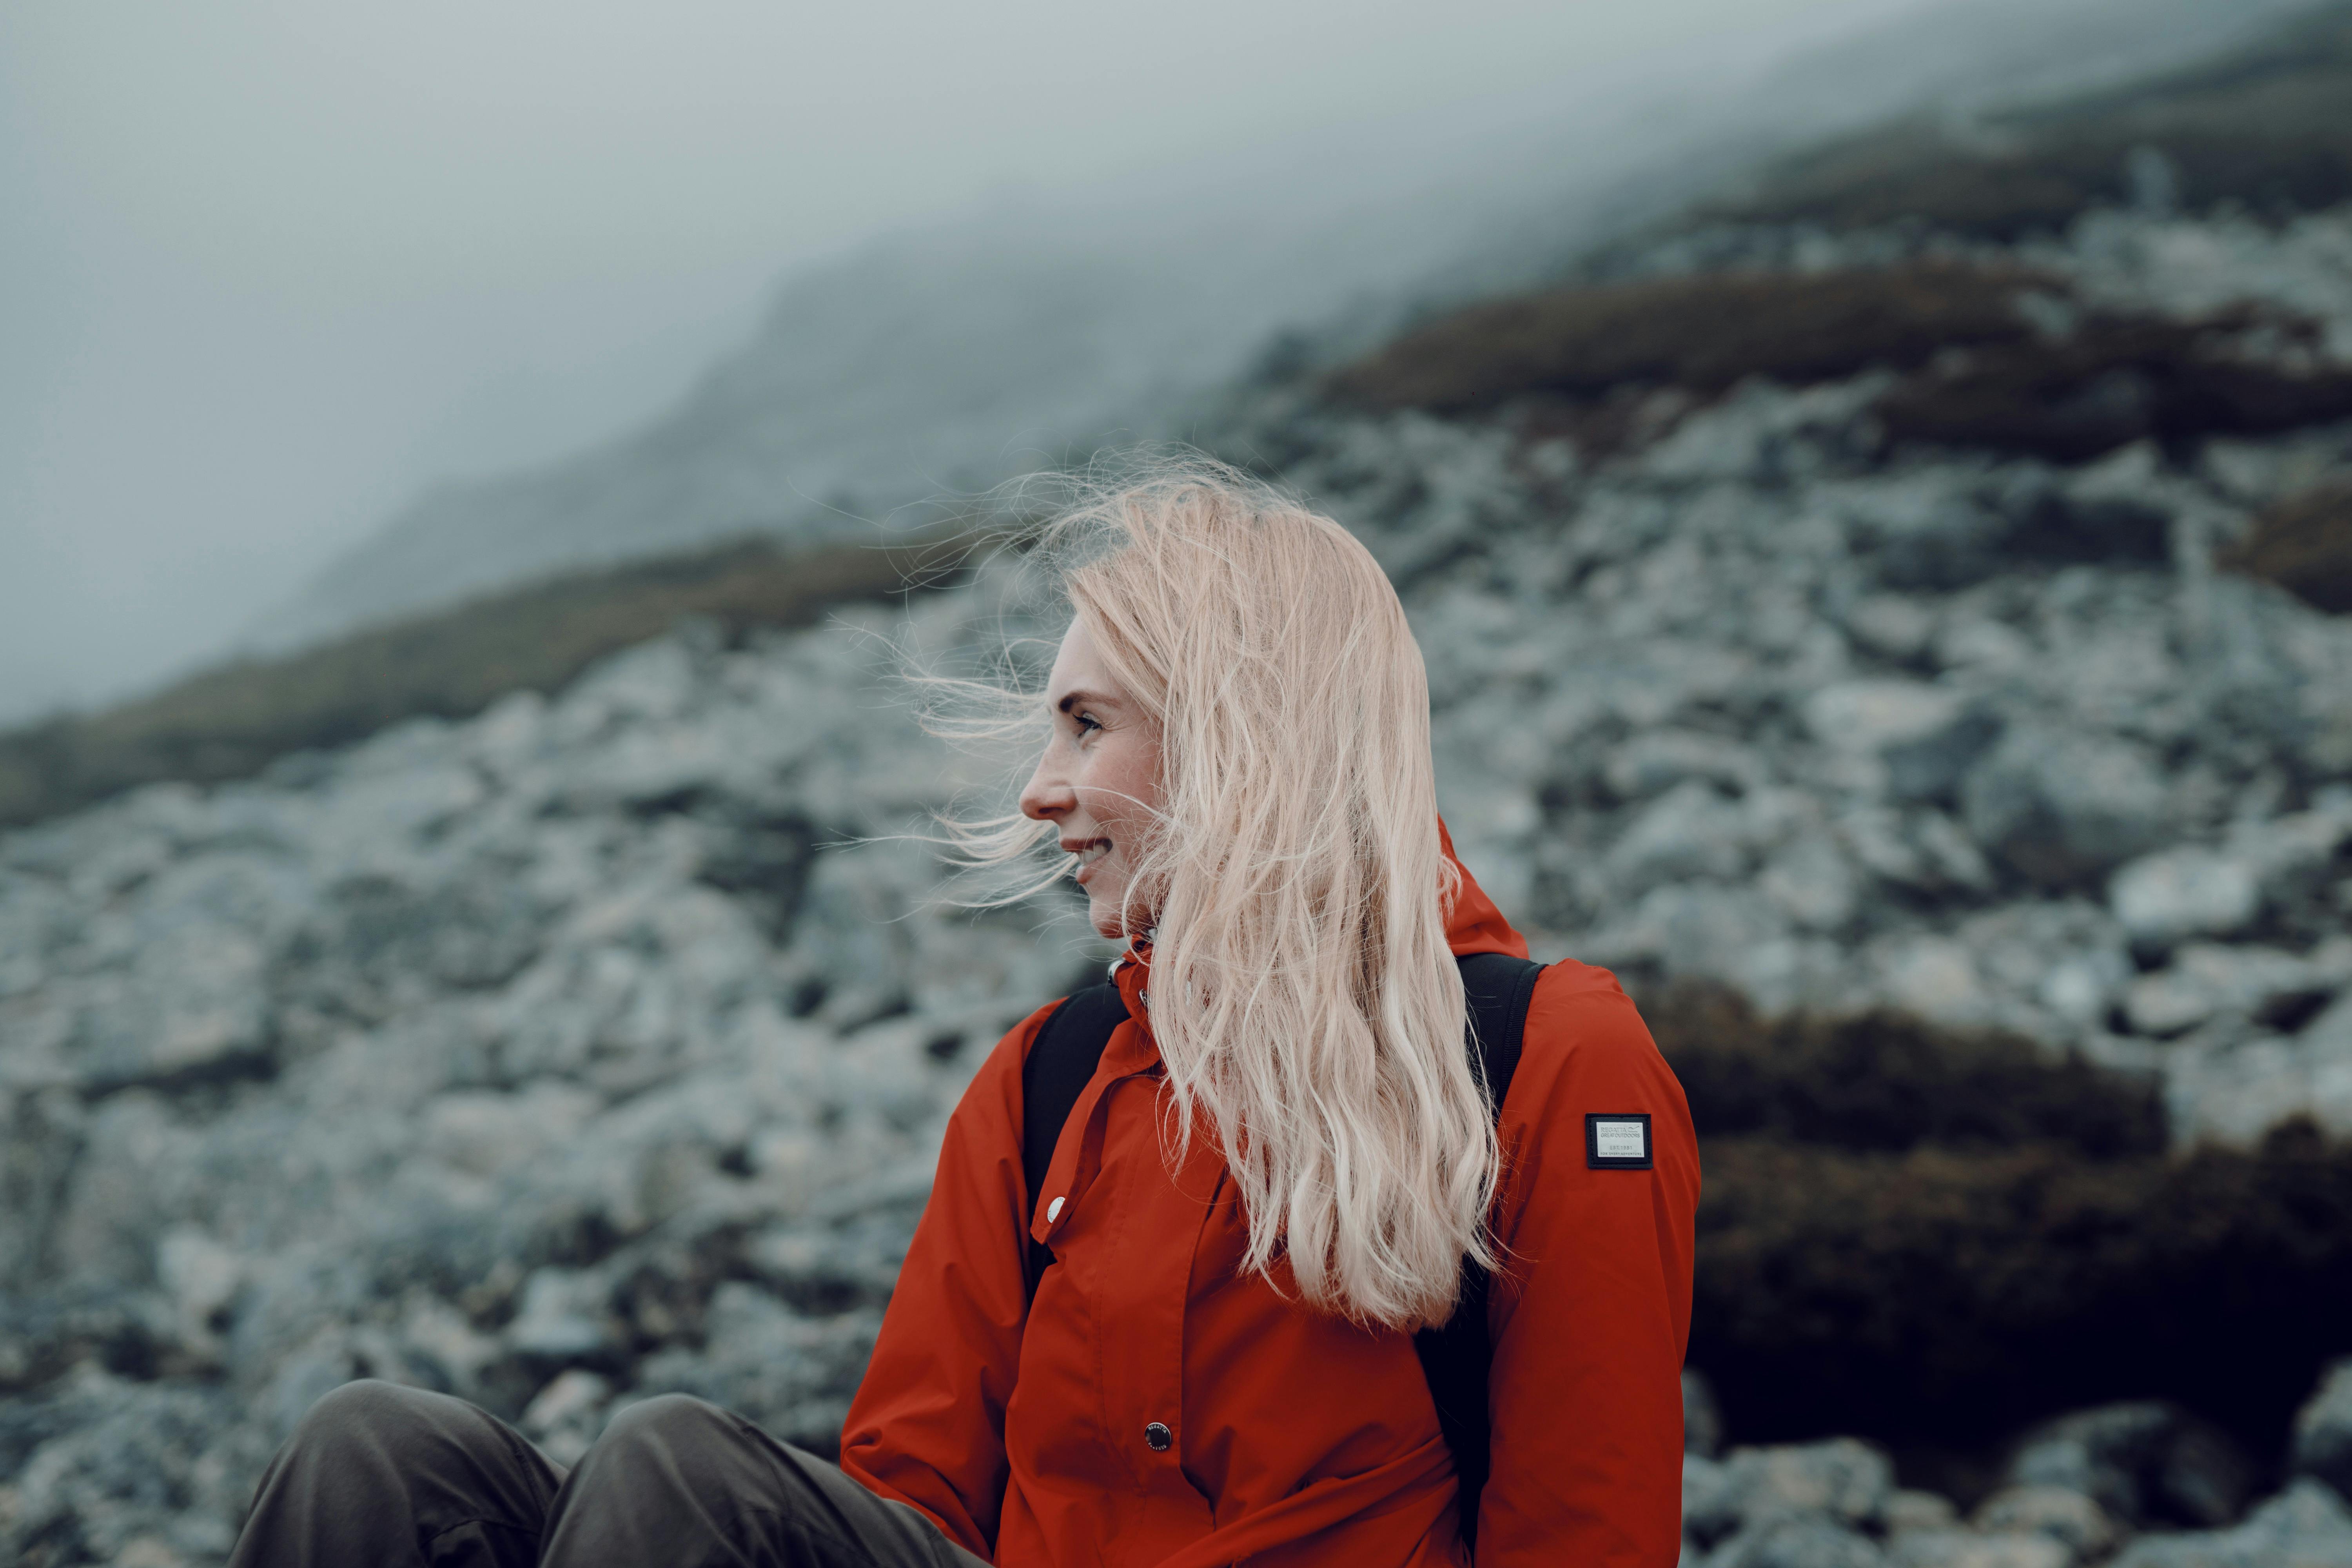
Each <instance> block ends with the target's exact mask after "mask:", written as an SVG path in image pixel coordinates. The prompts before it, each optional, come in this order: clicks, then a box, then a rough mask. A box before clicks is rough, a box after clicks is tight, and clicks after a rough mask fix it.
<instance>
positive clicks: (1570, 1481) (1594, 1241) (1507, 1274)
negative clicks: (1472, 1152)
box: [1477, 963, 1699, 1568]
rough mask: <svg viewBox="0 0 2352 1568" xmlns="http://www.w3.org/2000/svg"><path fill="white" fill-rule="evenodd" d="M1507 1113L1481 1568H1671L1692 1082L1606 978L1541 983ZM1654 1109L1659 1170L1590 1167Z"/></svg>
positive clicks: (1687, 1267)
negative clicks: (1600, 1126)
mask: <svg viewBox="0 0 2352 1568" xmlns="http://www.w3.org/2000/svg"><path fill="white" fill-rule="evenodd" d="M1525 1042H1526V1043H1525V1047H1524V1049H1523V1052H1522V1055H1521V1058H1520V1064H1519V1068H1518V1070H1517V1075H1516V1076H1515V1077H1514V1079H1512V1083H1511V1089H1510V1092H1509V1094H1508V1096H1507V1098H1506V1100H1505V1102H1504V1107H1503V1116H1502V1125H1501V1131H1502V1141H1503V1157H1504V1178H1503V1186H1502V1191H1501V1194H1500V1197H1499V1203H1498V1207H1497V1213H1496V1234H1497V1237H1498V1239H1499V1240H1500V1241H1501V1242H1502V1243H1503V1245H1504V1247H1506V1248H1507V1255H1506V1257H1505V1259H1504V1268H1502V1269H1500V1270H1498V1271H1497V1273H1496V1283H1495V1291H1494V1295H1493V1298H1492V1300H1491V1301H1490V1304H1489V1308H1488V1316H1489V1321H1490V1323H1491V1325H1492V1327H1493V1330H1494V1347H1495V1360H1494V1368H1493V1372H1492V1374H1491V1376H1490V1379H1489V1388H1490V1391H1491V1406H1490V1409H1491V1418H1492V1422H1493V1426H1492V1431H1493V1467H1494V1468H1493V1470H1492V1472H1491V1473H1490V1476H1489V1478H1488V1480H1487V1483H1486V1492H1485V1494H1484V1496H1483V1497H1482V1499H1481V1500H1480V1507H1479V1513H1478V1545H1477V1562H1478V1565H1479V1568H1532V1565H1534V1564H1537V1563H1546V1564H1552V1563H1576V1564H1579V1565H1580V1568H1604V1565H1605V1568H1637V1565H1638V1568H1673V1564H1674V1563H1675V1560H1676V1558H1677V1556H1678V1555H1679V1553H1680V1551H1681V1545H1682V1459H1683V1407H1682V1376H1681V1373H1682V1363H1683V1352H1684V1348H1685V1344H1686V1343H1687V1342H1688V1339H1689V1334H1690V1301H1691V1236H1692V1216H1693V1213H1694V1211H1695V1210H1696V1207H1697V1205H1698V1186H1699V1173H1698V1149H1697V1143H1696V1139H1695V1138H1694V1136H1693V1134H1692V1131H1691V1122H1690V1111H1689V1108H1688V1107H1687V1106H1686V1105H1685V1102H1684V1100H1683V1092H1682V1086H1681V1085H1680V1084H1679V1083H1677V1082H1676V1081H1675V1076H1674V1073H1673V1071H1672V1070H1671V1069H1670V1068H1667V1066H1666V1064H1665V1061H1664V1058H1662V1057H1660V1056H1659V1055H1658V1051H1657V1047H1655V1046H1654V1044H1652V1043H1651V1039H1650V1032H1649V1030H1648V1029H1647V1028H1646V1027H1644V1026H1643V1023H1642V1019H1641V1016H1640V1015H1639V1014H1637V1013H1636V1012H1635V1011H1634V1010H1633V1003H1632V1002H1631V1001H1630V1000H1629V999H1627V997H1626V995H1625V994H1624V992H1623V991H1622V990H1621V989H1619V987H1618V984H1617V982H1616V979H1615V977H1614V976H1612V975H1611V974H1610V973H1608V972H1607V971H1606V970H1600V969H1592V968H1588V967H1586V966H1584V965H1581V964H1576V963H1565V964H1558V965H1555V966H1553V967H1552V968H1551V969H1549V970H1547V971H1546V972H1545V973H1544V974H1543V975H1542V976H1541V978H1540V979H1538V982H1537V984H1536V990H1535V994H1534V997H1533V998H1532V1000H1531V1002H1530V1005H1529V1006H1528V1025H1527V1033H1526V1036H1525ZM1630 1112H1645V1113H1647V1114H1648V1116H1649V1119H1650V1123H1649V1125H1650V1144H1651V1149H1650V1153H1651V1159H1652V1165H1651V1168H1649V1169H1647V1170H1628V1169H1622V1168H1617V1169H1598V1170H1596V1169H1593V1168H1592V1167H1591V1164H1590V1163H1589V1152H1588V1148H1587V1143H1586V1132H1585V1118H1586V1117H1587V1116H1588V1115H1591V1114H1595V1113H1600V1114H1604V1115H1605V1114H1609V1113H1630Z"/></svg>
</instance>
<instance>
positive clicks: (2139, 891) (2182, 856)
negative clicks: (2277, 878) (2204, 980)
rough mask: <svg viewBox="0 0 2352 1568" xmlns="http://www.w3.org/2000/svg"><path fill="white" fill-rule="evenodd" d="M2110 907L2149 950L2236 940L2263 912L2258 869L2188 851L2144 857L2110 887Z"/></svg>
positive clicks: (2204, 851) (2206, 851)
mask: <svg viewBox="0 0 2352 1568" xmlns="http://www.w3.org/2000/svg"><path fill="white" fill-rule="evenodd" d="M2107 903H2108V907H2109V908H2110V909H2112V910H2114V911H2115V916H2116V920H2117V921H2120V922H2121V923H2122V925H2123V928H2124V930H2125V931H2126V932H2127V933H2129V935H2130V937H2131V939H2132V942H2133V943H2134V944H2135V945H2136V946H2137V947H2140V948H2143V949H2152V950H2158V951H2160V950H2163V949H2166V948H2169V947H2171V946H2172V945H2173V944H2174V943H2175V942H2179V941H2180V940H2182V939H2183V938H2185V937H2193V936H2230V935H2233V934H2235V933H2236V932H2238V931H2243V930H2245V928H2246V927H2247V926H2249V925H2251V924H2252V923H2253V920H2254V917H2255V916H2256V915H2258V914H2260V913H2261V912H2262V908H2263V891H2262V885H2261V883H2260V882H2259V881H2258V880H2257V879H2256V877H2255V874H2254V868H2252V866H2249V865H2248V864H2247V863H2246V862H2245V861H2244V860H2242V859H2240V858H2237V857H2234V856H2230V855H2223V854H2220V853H2217V852H2215V851H2213V850H2210V849H2203V848H2196V847H2188V848H2180V849H2165V850H2158V852H2157V853H2156V854H2153V855H2144V856H2142V857H2141V858H2138V859H2137V860H2134V861H2132V862H2131V863H2130V864H2128V865H2126V866H2125V867H2124V868H2122V869H2120V870H2118V871H2117V872H2116V874H2115V878H2114V879H2113V880H2112V881H2110V882H2109V883H2108V884H2107Z"/></svg>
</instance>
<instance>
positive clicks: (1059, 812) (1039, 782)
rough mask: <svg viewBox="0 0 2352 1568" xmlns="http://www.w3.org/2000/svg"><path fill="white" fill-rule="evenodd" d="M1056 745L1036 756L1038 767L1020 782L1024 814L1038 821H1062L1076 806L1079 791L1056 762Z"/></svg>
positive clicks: (1048, 746)
mask: <svg viewBox="0 0 2352 1568" xmlns="http://www.w3.org/2000/svg"><path fill="white" fill-rule="evenodd" d="M1053 754H1054V752H1053V747H1052V745H1051V744H1050V743H1049V744H1048V745H1047V746H1046V748H1045V755H1044V756H1042V757H1039V758H1038V759H1037V769H1036V771H1035V772H1034V773H1031V774H1030V775H1029V782H1028V783H1027V784H1023V785H1022V786H1021V815H1022V816H1026V817H1029V818H1031V819H1033V820H1034V821H1037V822H1059V821H1060V820H1061V819H1062V818H1063V817H1065V816H1068V815H1069V814H1070V813H1071V812H1073V811H1075V810H1076V809H1077V805H1078V792H1077V791H1076V789H1074V788H1072V787H1071V785H1070V782H1069V781H1068V780H1067V779H1066V778H1064V777H1062V776H1061V771H1060V770H1059V769H1057V768H1055V767H1054V766H1053Z"/></svg>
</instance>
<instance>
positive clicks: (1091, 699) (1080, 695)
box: [1054, 691, 1118, 713]
mask: <svg viewBox="0 0 2352 1568" xmlns="http://www.w3.org/2000/svg"><path fill="white" fill-rule="evenodd" d="M1080 703H1092V704H1094V705H1096V706H1097V707H1102V708H1116V707H1118V699H1116V698H1112V697H1106V696H1104V695H1103V694H1102V693H1100V692H1098V691H1072V692H1068V693H1066V694H1065V695H1064V697H1063V698H1062V700H1060V701H1059V702H1056V703H1055V704H1054V707H1055V710H1058V711H1060V712H1064V713H1067V712H1068V711H1069V710H1071V709H1073V708H1076V707H1077V706H1078V705H1079V704H1080Z"/></svg>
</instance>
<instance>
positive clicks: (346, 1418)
mask: <svg viewBox="0 0 2352 1568" xmlns="http://www.w3.org/2000/svg"><path fill="white" fill-rule="evenodd" d="M456 1403H457V1401H455V1400H452V1399H451V1398H450V1397H449V1396H448V1395H447V1394H435V1393H433V1392H431V1391H430V1390H429V1389H423V1388H410V1387H407V1386H406V1385H404V1384H397V1383H386V1382H384V1381H383V1379H382V1378H379V1377H362V1378H361V1379H359V1380H358V1381H357V1382H355V1383H346V1384H341V1385H340V1386H338V1387H335V1388H332V1389H330V1390H328V1391H327V1393H325V1394H322V1395H320V1397H319V1399H318V1401H317V1402H316V1403H315V1404H313V1405H311V1406H310V1410H309V1411H308V1412H306V1413H305V1414H304V1415H303V1416H302V1419H301V1422H300V1423H299V1425H298V1426H296V1427H295V1428H294V1435H295V1436H296V1438H297V1439H298V1440H299V1441H302V1442H305V1443H317V1442H320V1441H322V1440H323V1441H330V1442H331V1441H338V1440H342V1439H347V1438H350V1437H353V1436H359V1435H361V1434H363V1433H364V1434H367V1435H369V1436H376V1437H381V1436H384V1435H386V1434H389V1433H403V1432H413V1431H418V1430H422V1429H424V1428H426V1427H431V1426H440V1425H442V1423H443V1410H442V1408H441V1407H442V1406H444V1405H452V1404H456Z"/></svg>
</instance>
